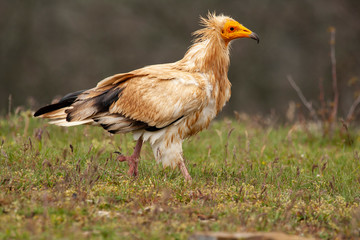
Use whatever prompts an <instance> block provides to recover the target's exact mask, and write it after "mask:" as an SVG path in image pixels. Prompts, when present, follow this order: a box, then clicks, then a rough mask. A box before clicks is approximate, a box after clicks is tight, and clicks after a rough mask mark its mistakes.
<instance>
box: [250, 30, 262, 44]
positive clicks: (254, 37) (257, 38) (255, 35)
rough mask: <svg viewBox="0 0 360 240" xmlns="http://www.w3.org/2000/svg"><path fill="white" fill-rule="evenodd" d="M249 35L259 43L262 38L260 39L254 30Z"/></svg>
mask: <svg viewBox="0 0 360 240" xmlns="http://www.w3.org/2000/svg"><path fill="white" fill-rule="evenodd" d="M249 37H250V38H252V39H254V40H256V41H257V43H258V44H259V42H260V39H259V36H258V35H257V34H256V33H254V32H252V33H251V34H250V35H249Z"/></svg>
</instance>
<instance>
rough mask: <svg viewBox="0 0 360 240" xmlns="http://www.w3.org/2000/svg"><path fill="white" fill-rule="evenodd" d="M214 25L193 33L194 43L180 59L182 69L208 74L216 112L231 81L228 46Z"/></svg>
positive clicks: (226, 93) (219, 108)
mask: <svg viewBox="0 0 360 240" xmlns="http://www.w3.org/2000/svg"><path fill="white" fill-rule="evenodd" d="M219 32H220V30H219V29H217V28H216V27H210V26H208V27H206V28H204V29H201V30H199V31H197V32H195V33H194V34H195V35H196V36H197V38H196V39H195V42H194V44H193V45H192V46H191V47H190V49H189V50H188V51H187V52H186V54H185V56H184V58H183V59H182V60H180V63H181V65H182V68H183V69H186V70H187V71H190V72H200V73H204V74H206V75H207V76H208V81H209V83H210V84H211V85H212V89H213V91H212V97H213V98H214V99H215V102H216V114H217V113H219V112H220V110H221V109H222V108H223V106H224V105H225V103H226V102H227V101H228V100H229V98H230V88H231V83H230V82H229V80H228V78H227V72H228V69H229V64H230V58H229V46H228V44H227V43H225V41H224V40H223V39H222V37H221V35H220V34H219Z"/></svg>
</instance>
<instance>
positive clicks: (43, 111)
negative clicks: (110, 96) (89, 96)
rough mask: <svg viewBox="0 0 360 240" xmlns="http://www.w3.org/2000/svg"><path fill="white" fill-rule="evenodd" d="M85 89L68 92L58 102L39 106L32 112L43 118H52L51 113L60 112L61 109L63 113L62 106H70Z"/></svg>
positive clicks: (35, 115)
mask: <svg viewBox="0 0 360 240" xmlns="http://www.w3.org/2000/svg"><path fill="white" fill-rule="evenodd" d="M84 91H85V90H81V91H77V92H73V93H69V94H67V95H65V96H64V97H63V98H62V99H60V101H59V102H58V103H54V104H50V105H47V106H45V107H42V108H40V109H39V110H37V111H36V112H35V113H34V117H39V116H42V115H44V116H42V117H45V118H52V117H53V115H56V114H60V113H61V112H62V111H63V112H64V113H63V114H65V110H62V109H64V108H67V109H69V108H68V107H69V106H71V104H73V103H74V102H75V100H76V99H77V97H78V96H79V95H80V94H81V93H83V92H84Z"/></svg>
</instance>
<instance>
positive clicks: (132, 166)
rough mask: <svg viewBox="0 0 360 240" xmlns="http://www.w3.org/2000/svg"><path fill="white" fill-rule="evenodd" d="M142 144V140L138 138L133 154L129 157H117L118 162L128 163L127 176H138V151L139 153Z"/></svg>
mask: <svg viewBox="0 0 360 240" xmlns="http://www.w3.org/2000/svg"><path fill="white" fill-rule="evenodd" d="M142 144H143V139H142V137H140V138H139V140H138V141H137V143H136V146H135V148H134V153H133V154H132V155H131V156H123V155H120V156H118V157H117V160H119V161H120V162H125V161H127V162H128V164H129V171H128V174H129V176H134V177H136V176H137V175H138V164H139V158H140V151H141V147H142Z"/></svg>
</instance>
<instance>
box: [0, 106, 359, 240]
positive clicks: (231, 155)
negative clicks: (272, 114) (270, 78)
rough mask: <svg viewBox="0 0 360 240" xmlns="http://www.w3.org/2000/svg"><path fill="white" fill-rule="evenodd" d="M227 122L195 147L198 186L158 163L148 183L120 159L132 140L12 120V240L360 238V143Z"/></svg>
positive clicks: (8, 233) (1, 133) (144, 163)
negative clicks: (258, 235)
mask: <svg viewBox="0 0 360 240" xmlns="http://www.w3.org/2000/svg"><path fill="white" fill-rule="evenodd" d="M351 133H352V138H353V140H354V143H353V145H351V146H349V145H348V144H346V143H347V141H346V139H343V137H341V134H337V136H339V137H335V138H333V139H332V140H329V139H323V138H322V137H321V135H320V133H318V132H317V131H316V129H315V130H311V135H309V130H306V131H304V130H303V128H302V127H301V126H300V125H297V124H294V125H288V126H273V125H271V124H265V123H263V124H261V123H260V124H259V123H258V122H256V121H255V120H253V119H251V120H249V121H243V122H237V121H235V120H229V119H226V120H223V121H216V122H214V123H213V124H212V126H211V127H210V128H209V129H208V130H206V131H203V132H201V133H200V134H198V135H197V136H195V137H192V138H191V139H189V140H188V141H186V142H185V144H184V155H185V158H186V159H187V162H186V164H187V166H188V168H189V171H190V174H191V175H192V177H193V182H192V183H187V182H185V181H184V180H183V177H182V176H181V174H180V172H179V171H178V170H174V171H173V170H171V169H165V170H163V169H162V167H161V166H160V165H158V164H156V162H155V161H154V158H153V154H152V152H151V148H150V146H149V145H147V144H145V146H144V148H143V151H142V155H141V162H140V165H139V177H138V178H137V179H132V178H129V177H128V176H127V174H126V172H127V168H128V166H127V164H126V163H120V162H117V161H116V160H115V159H116V154H114V153H113V152H115V151H121V152H122V153H126V154H128V153H131V151H132V148H133V147H134V145H135V142H133V141H132V138H131V135H115V136H114V135H110V134H108V133H107V132H105V131H103V130H102V129H100V128H95V127H90V126H81V127H73V128H61V127H57V126H51V125H49V124H48V123H47V122H46V121H44V120H41V119H34V118H32V117H31V113H30V112H29V111H24V112H21V113H19V114H17V115H12V116H7V117H0V223H1V224H0V239H33V238H37V239H52V238H54V239H57V238H62V239H64V238H71V239H73V238H77V239H89V238H91V239H102V238H107V239H120V238H121V239H187V237H188V236H190V235H191V234H192V233H194V232H198V231H227V232H235V231H281V232H285V233H289V234H297V235H302V236H314V237H318V238H323V239H333V238H339V239H342V238H344V239H349V238H359V237H360V207H359V204H360V153H359V150H358V149H359V140H360V139H359V132H358V131H357V130H353V131H352V132H351Z"/></svg>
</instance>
